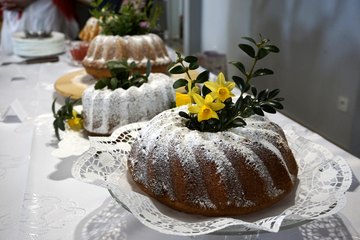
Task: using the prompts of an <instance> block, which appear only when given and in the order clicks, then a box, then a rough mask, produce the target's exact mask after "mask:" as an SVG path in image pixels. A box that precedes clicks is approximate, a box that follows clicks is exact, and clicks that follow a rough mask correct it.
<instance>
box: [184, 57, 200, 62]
mask: <svg viewBox="0 0 360 240" xmlns="http://www.w3.org/2000/svg"><path fill="white" fill-rule="evenodd" d="M184 61H185V62H188V63H195V62H197V61H198V58H197V57H195V56H186V57H185V58H184Z"/></svg>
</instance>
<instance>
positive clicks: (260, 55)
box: [256, 48, 270, 60]
mask: <svg viewBox="0 0 360 240" xmlns="http://www.w3.org/2000/svg"><path fill="white" fill-rule="evenodd" d="M269 53H270V51H268V50H266V49H265V48H260V49H259V51H258V53H257V55H256V59H257V60H260V59H262V58H264V57H266V56H267V55H268V54H269Z"/></svg>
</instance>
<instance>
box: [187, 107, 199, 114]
mask: <svg viewBox="0 0 360 240" xmlns="http://www.w3.org/2000/svg"><path fill="white" fill-rule="evenodd" d="M188 110H189V112H190V113H193V114H196V113H199V111H200V108H199V106H197V105H191V106H189V107H188Z"/></svg>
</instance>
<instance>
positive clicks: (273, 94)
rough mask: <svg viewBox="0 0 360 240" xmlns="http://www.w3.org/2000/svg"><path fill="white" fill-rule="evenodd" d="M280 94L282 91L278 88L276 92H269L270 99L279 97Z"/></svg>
mask: <svg viewBox="0 0 360 240" xmlns="http://www.w3.org/2000/svg"><path fill="white" fill-rule="evenodd" d="M279 92H280V89H278V88H276V89H274V90H272V91H270V92H269V99H272V98H274V97H275V96H276V95H278V94H279Z"/></svg>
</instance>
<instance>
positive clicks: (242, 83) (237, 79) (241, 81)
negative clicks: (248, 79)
mask: <svg viewBox="0 0 360 240" xmlns="http://www.w3.org/2000/svg"><path fill="white" fill-rule="evenodd" d="M232 80H234V82H235V84H236V86H238V88H239V89H240V90H241V91H242V92H243V91H244V89H245V86H246V83H245V80H244V79H243V78H241V77H239V76H233V77H232Z"/></svg>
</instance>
